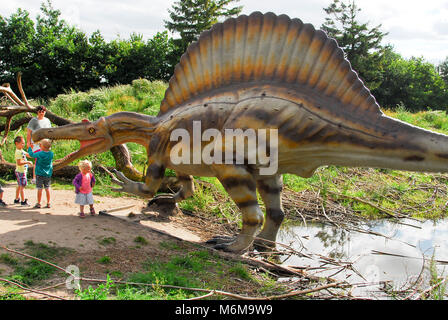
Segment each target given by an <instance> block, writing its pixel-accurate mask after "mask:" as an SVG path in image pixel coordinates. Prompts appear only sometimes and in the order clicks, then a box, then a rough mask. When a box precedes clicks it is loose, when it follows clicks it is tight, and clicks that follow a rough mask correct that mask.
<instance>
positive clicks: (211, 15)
mask: <svg viewBox="0 0 448 320" xmlns="http://www.w3.org/2000/svg"><path fill="white" fill-rule="evenodd" d="M238 1H239V0H179V1H176V2H175V3H174V4H173V6H172V10H169V9H168V12H169V14H170V18H171V21H164V22H165V27H166V28H167V29H168V30H169V31H171V32H173V33H176V32H177V33H179V34H180V39H176V40H175V44H176V46H177V49H178V50H177V53H178V55H179V57H180V55H181V54H182V53H184V52H185V50H186V49H187V47H188V45H189V44H190V43H191V42H193V41H195V40H197V39H198V37H199V35H200V33H201V32H202V31H204V30H207V29H210V28H211V27H212V25H213V24H215V23H216V22H218V19H219V18H220V17H230V16H235V15H238V14H239V13H240V12H241V10H242V7H233V8H231V9H227V8H226V7H227V6H228V5H229V4H230V3H232V2H238Z"/></svg>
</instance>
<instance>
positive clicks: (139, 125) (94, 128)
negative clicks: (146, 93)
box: [32, 112, 155, 170]
mask: <svg viewBox="0 0 448 320" xmlns="http://www.w3.org/2000/svg"><path fill="white" fill-rule="evenodd" d="M154 119H155V118H154V117H151V116H146V115H142V114H137V113H134V112H118V113H115V114H112V115H110V116H107V117H101V118H99V119H98V120H96V121H93V122H91V121H89V120H82V122H80V123H74V124H68V125H65V126H60V127H55V128H49V129H39V130H36V131H35V132H34V133H33V136H32V138H33V141H39V140H42V139H44V138H47V139H51V140H78V141H79V142H80V148H79V150H75V151H73V152H72V153H70V154H68V155H66V156H64V157H63V158H62V159H58V160H56V161H55V162H54V170H57V169H60V168H62V167H64V166H66V165H68V164H69V163H71V162H73V161H74V160H76V159H79V158H81V157H85V156H88V155H91V154H95V153H101V152H105V151H107V150H109V149H110V148H112V147H113V146H117V145H120V144H123V143H127V142H136V143H139V144H142V145H145V146H147V145H149V141H150V137H151V134H152V131H153V130H154Z"/></svg>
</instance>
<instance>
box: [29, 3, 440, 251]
mask: <svg viewBox="0 0 448 320" xmlns="http://www.w3.org/2000/svg"><path fill="white" fill-rule="evenodd" d="M198 122H200V124H201V130H202V132H204V131H205V130H209V129H213V130H217V131H218V132H220V133H224V132H225V130H228V129H234V130H238V129H244V130H247V129H254V130H261V129H270V130H272V129H275V130H276V132H277V141H273V140H272V139H267V144H268V145H270V144H273V143H274V142H276V148H275V151H276V152H277V158H276V160H277V164H276V165H277V171H276V172H275V173H274V174H271V175H268V176H266V175H260V174H259V170H258V169H260V168H261V167H263V166H264V165H265V164H261V163H259V162H256V163H252V164H249V163H247V161H246V162H244V163H243V164H241V163H235V162H233V163H223V162H221V163H219V161H217V162H215V163H204V162H201V163H193V162H189V163H178V162H174V161H173V159H172V157H171V156H170V155H171V153H172V151H173V149H174V148H175V147H176V146H178V145H177V143H178V141H172V139H171V134H172V133H173V131H174V130H177V129H183V130H185V131H186V132H188V133H190V136H193V135H194V132H193V131H194V124H195V123H198ZM215 132H216V131H215ZM42 138H51V139H77V140H79V141H81V149H80V150H79V151H77V152H75V153H73V154H71V155H69V156H67V157H66V158H65V159H63V161H62V162H60V164H59V165H65V164H67V163H69V162H71V161H73V160H75V159H76V158H79V157H81V156H84V155H87V154H91V153H97V152H103V151H106V150H108V149H109V148H111V147H112V146H114V145H119V144H123V143H126V142H137V143H140V144H142V145H144V146H146V148H147V151H148V162H149V166H148V170H147V175H146V179H145V182H144V183H139V182H134V181H130V180H129V179H127V178H126V177H124V175H122V174H120V173H118V177H119V179H120V181H117V182H118V183H119V184H120V185H121V188H120V189H114V190H120V191H125V192H129V193H133V194H136V195H139V196H142V197H145V198H152V197H153V196H154V194H155V193H156V192H157V190H158V188H159V186H160V183H161V181H162V178H163V176H164V172H165V169H166V168H171V169H173V170H175V171H176V173H177V174H178V177H179V180H180V182H181V184H182V188H181V190H180V191H179V192H177V193H176V194H174V195H173V200H174V201H181V200H183V199H185V198H186V197H189V196H191V195H192V193H193V180H192V179H193V178H192V176H193V175H196V176H214V177H217V178H218V179H219V181H220V182H221V183H222V184H223V186H224V188H225V189H226V191H227V192H228V193H229V195H230V197H231V198H232V199H233V200H234V201H235V203H236V204H237V205H238V207H239V209H240V210H241V212H242V220H243V225H242V230H241V232H240V233H239V234H238V235H237V236H236V237H235V238H228V239H219V238H216V239H215V240H216V242H218V243H217V245H216V247H218V248H221V249H225V250H230V251H234V252H240V251H243V250H245V249H246V248H248V247H249V246H250V245H251V244H252V243H253V240H254V237H255V236H257V235H258V236H257V237H258V238H261V239H265V240H268V241H262V240H257V241H256V243H255V245H256V246H257V247H260V246H262V245H264V246H268V247H269V246H273V244H272V241H275V239H276V235H277V231H278V229H279V227H280V225H281V223H282V220H283V217H284V213H283V209H282V203H281V190H282V174H283V173H293V174H297V175H300V176H303V177H310V176H311V175H312V174H313V172H314V171H315V169H316V168H318V167H319V166H323V165H341V166H357V167H383V168H391V169H400V170H414V171H428V172H446V171H448V137H447V136H445V135H441V134H437V133H433V132H430V131H427V130H423V129H420V128H417V127H414V126H411V125H408V124H405V123H402V122H400V121H397V120H394V119H391V118H389V117H387V116H385V115H384V114H383V113H382V112H381V111H380V108H379V106H378V104H377V103H376V101H375V98H374V97H373V96H372V94H371V93H370V91H369V90H368V89H367V88H366V87H365V85H364V84H363V82H362V81H361V80H360V79H359V77H358V75H357V74H356V72H355V71H353V70H352V68H351V65H350V63H349V62H348V61H347V60H346V59H345V58H344V53H343V51H342V50H341V49H340V48H339V47H338V45H337V43H336V41H335V40H334V39H331V38H329V37H328V36H327V35H326V34H325V33H324V32H323V31H319V30H315V29H314V27H313V26H312V25H311V24H304V23H302V21H301V20H299V19H290V18H289V17H288V16H286V15H280V16H276V15H274V14H273V13H267V14H262V13H260V12H255V13H252V14H251V15H250V16H246V15H242V16H239V17H237V18H231V19H228V20H226V21H225V22H224V23H217V24H215V25H214V26H213V27H212V29H211V30H208V31H205V32H203V33H202V34H201V36H200V37H199V40H198V41H197V42H195V43H193V44H192V45H190V47H189V48H188V49H187V51H186V53H185V54H184V55H183V56H182V58H181V60H180V63H179V64H178V65H177V66H176V68H175V72H174V75H173V76H172V78H171V80H170V82H169V87H168V89H167V90H166V93H165V98H164V100H163V101H162V103H161V106H160V112H159V114H158V115H157V116H156V117H150V116H146V115H142V114H137V113H132V112H119V113H116V114H113V115H110V116H108V117H103V118H100V119H99V120H98V121H95V122H85V123H80V124H73V125H67V126H63V127H59V128H52V129H41V130H39V131H36V132H35V133H34V135H33V139H34V140H35V141H37V140H40V139H42ZM215 140H217V139H215ZM215 140H212V139H210V140H209V141H202V142H201V146H202V147H204V146H206V145H208V144H215V147H216V143H217V142H219V141H215ZM184 147H186V148H191V144H189V145H186V146H185V145H184ZM227 147H228V145H226V144H220V148H221V149H219V148H215V149H213V150H215V151H220V150H221V151H225V149H226V148H227ZM185 150H186V149H183V151H185ZM246 152H250V150H246ZM192 153H193V152H192ZM247 155H248V153H245V157H247ZM257 190H258V191H259V193H260V195H261V198H262V200H263V202H264V204H265V206H266V217H265V218H264V214H263V212H262V211H261V209H260V207H259V204H258V201H257V193H256V191H257ZM260 229H261V232H260V233H259V234H258V232H259V231H260Z"/></svg>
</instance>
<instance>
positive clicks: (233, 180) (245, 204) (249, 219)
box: [215, 166, 263, 252]
mask: <svg viewBox="0 0 448 320" xmlns="http://www.w3.org/2000/svg"><path fill="white" fill-rule="evenodd" d="M219 172H220V175H219V176H218V179H219V181H220V182H221V183H222V185H223V186H224V188H225V189H226V191H227V193H228V194H229V196H230V197H231V198H232V200H233V201H235V203H236V205H237V206H238V208H239V209H240V210H241V213H242V218H243V227H242V229H241V232H240V233H239V234H238V235H237V236H236V238H235V239H234V240H232V241H230V242H227V243H221V244H217V245H216V246H215V248H216V249H223V250H225V251H232V252H242V251H244V250H246V249H247V248H248V247H249V246H250V245H251V244H252V242H253V240H254V237H255V235H256V234H257V233H258V231H259V230H260V227H261V225H262V224H263V212H262V211H261V209H260V206H259V205H258V201H257V192H256V182H255V180H254V178H253V177H252V175H251V174H250V173H249V172H248V171H247V170H246V169H245V168H244V167H238V166H225V167H222V168H221V169H220V170H219Z"/></svg>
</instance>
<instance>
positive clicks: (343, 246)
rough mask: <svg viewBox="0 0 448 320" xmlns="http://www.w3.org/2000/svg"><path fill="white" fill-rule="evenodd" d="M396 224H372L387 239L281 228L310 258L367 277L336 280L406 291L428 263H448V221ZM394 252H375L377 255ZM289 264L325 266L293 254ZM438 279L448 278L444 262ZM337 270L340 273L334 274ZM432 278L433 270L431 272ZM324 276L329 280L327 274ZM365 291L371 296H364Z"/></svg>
mask: <svg viewBox="0 0 448 320" xmlns="http://www.w3.org/2000/svg"><path fill="white" fill-rule="evenodd" d="M401 222H403V223H406V224H410V225H414V226H417V227H418V228H416V227H412V226H409V225H404V224H396V223H393V222H390V221H387V220H380V221H375V222H371V223H369V224H368V225H367V228H365V230H366V231H372V232H374V233H379V234H382V235H384V237H382V236H378V235H373V234H367V233H361V232H356V231H347V230H344V229H342V228H336V227H333V226H328V225H321V224H319V225H308V226H307V227H303V226H296V227H287V228H284V229H282V230H281V232H280V233H279V236H278V238H277V241H278V242H280V243H284V244H288V245H289V244H290V245H291V246H292V247H293V248H294V249H296V250H297V251H301V252H302V253H305V254H308V255H310V254H311V255H313V254H314V255H322V256H325V257H330V258H334V259H336V260H338V261H351V262H354V263H353V267H354V268H355V270H356V271H358V272H359V274H360V275H362V277H364V279H362V277H360V276H359V275H357V274H354V273H353V272H352V273H351V274H348V273H347V272H345V273H342V272H341V273H339V274H338V275H337V276H335V278H337V279H340V280H345V279H346V278H347V277H348V276H349V277H350V278H349V279H350V280H348V279H347V281H348V282H350V283H353V282H354V281H366V280H367V281H368V282H375V283H376V282H378V281H380V282H384V281H393V287H394V288H395V289H398V290H399V289H402V288H403V286H405V285H409V284H410V283H411V282H412V281H415V280H416V279H417V277H418V276H419V275H420V274H421V272H422V268H423V259H422V257H423V256H425V260H426V261H427V262H428V261H429V260H431V258H432V256H433V255H434V259H436V260H439V261H448V240H447V239H448V221H439V222H437V223H434V222H432V221H426V222H424V223H419V222H416V221H414V220H412V221H401ZM375 251H377V252H382V253H388V254H393V255H395V256H392V255H384V254H375V253H374V252H375ZM284 264H285V265H294V266H300V267H310V269H312V268H315V267H318V266H320V265H322V263H321V261H320V262H319V259H309V258H300V257H297V256H293V257H290V258H288V259H287V260H286V261H284ZM437 267H438V268H437V269H438V275H439V276H441V275H442V276H447V272H445V267H446V265H444V264H443V263H438V264H437ZM332 272H334V270H333V271H332ZM425 273H426V275H427V271H425ZM316 275H319V276H329V275H330V274H329V273H328V272H327V273H325V271H324V272H323V273H318V274H316ZM363 293H365V292H363Z"/></svg>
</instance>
